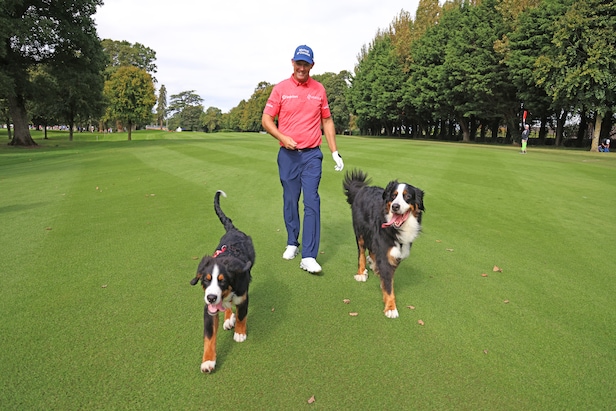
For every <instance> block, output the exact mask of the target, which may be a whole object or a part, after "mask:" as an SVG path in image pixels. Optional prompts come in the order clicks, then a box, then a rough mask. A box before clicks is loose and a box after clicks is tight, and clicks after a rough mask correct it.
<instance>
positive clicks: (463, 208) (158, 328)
mask: <svg viewBox="0 0 616 411" xmlns="http://www.w3.org/2000/svg"><path fill="white" fill-rule="evenodd" d="M0 138H2V139H5V138H6V134H4V135H1V136H0ZM35 138H36V140H37V142H39V144H40V147H38V148H35V149H21V148H12V147H7V146H4V145H2V146H0V218H1V219H2V225H1V226H0V227H1V228H0V233H1V236H0V261H1V263H0V264H1V267H2V269H1V270H0V279H1V285H2V286H1V287H0V315H1V318H2V321H1V322H0V375H1V378H0V409H3V410H29V409H57V410H91V409H160V410H163V409H169V410H171V409H173V410H205V409H256V410H266V409H267V410H290V409H302V408H304V407H310V408H312V409H323V410H331V409H335V410H358V409H374V410H383V409H416V410H424V409H464V410H496V409H507V410H533V409H536V410H539V409H542V410H543V409H554V410H563V409H571V410H574V409H576V410H577V409H589V410H599V409H612V408H613V407H614V404H616V325H615V324H616V321H614V319H615V318H616V300H615V298H614V295H616V282H615V281H614V277H613V276H614V266H615V264H614V259H613V253H612V248H613V247H612V245H613V243H612V242H613V240H614V233H616V224H615V223H614V218H613V207H614V204H615V203H616V157H615V156H614V155H613V154H603V153H589V152H582V151H566V150H557V149H543V148H535V147H530V149H529V153H528V154H527V155H520V154H518V150H519V149H518V148H516V147H513V146H488V145H465V144H450V143H435V142H429V141H412V140H411V141H409V140H396V139H384V138H362V137H348V136H339V137H338V144H339V149H340V152H341V153H342V155H343V156H344V160H345V164H346V168H347V169H351V168H355V167H358V168H361V169H363V170H364V171H366V172H367V173H368V174H369V175H370V176H371V177H372V179H373V183H375V184H378V185H381V186H384V185H385V184H386V183H387V182H388V181H389V180H391V179H394V178H398V179H400V180H403V181H408V182H410V183H412V184H414V185H417V186H419V187H421V188H422V189H423V190H425V192H426V197H425V206H426V209H427V211H426V214H425V216H424V230H423V233H422V234H421V236H420V237H419V238H418V240H417V241H416V243H415V244H414V246H413V251H412V252H411V256H410V258H409V259H408V260H406V261H404V262H403V263H402V264H401V266H400V268H399V269H398V271H397V273H396V296H397V301H398V309H399V311H400V318H398V319H395V320H390V319H387V318H386V317H385V316H384V315H383V312H382V309H383V305H382V301H381V292H380V289H379V283H378V280H377V278H375V276H374V275H372V274H371V276H370V278H369V279H368V282H367V283H357V282H355V280H354V279H353V274H354V272H355V269H356V246H355V243H354V237H353V231H352V226H351V217H350V210H349V207H348V205H347V204H346V201H345V198H344V195H343V194H342V185H341V180H342V176H343V174H342V173H337V172H334V170H333V168H334V163H333V161H332V160H331V156H330V155H329V152H328V150H327V149H325V150H324V151H325V160H324V169H323V170H324V171H323V179H322V183H321V190H320V192H321V198H322V215H323V216H322V241H321V254H320V256H319V261H320V263H321V264H322V266H323V275H322V276H310V275H308V274H307V273H305V272H304V271H302V270H300V269H299V267H298V264H299V260H294V261H284V260H282V259H281V257H280V256H281V254H282V251H283V250H284V246H285V240H286V234H285V233H284V226H283V222H282V211H281V201H282V192H281V188H280V183H279V181H278V175H277V168H276V154H277V148H276V142H275V141H274V140H273V139H272V138H271V137H269V136H267V135H263V134H250V133H225V134H222V133H221V134H212V135H206V134H202V133H164V132H147V133H146V132H136V133H133V141H130V142H129V141H125V139H126V134H113V135H102V134H98V135H97V134H86V133H84V134H76V135H75V141H73V142H68V141H67V140H68V138H67V135H66V134H64V133H51V134H50V140H46V141H44V140H42V139H40V135H39V134H36V135H35ZM218 189H222V190H224V191H225V192H226V193H227V195H228V197H227V198H223V199H222V201H221V203H222V207H223V210H224V211H225V212H226V213H227V214H228V215H229V216H230V217H231V218H232V219H233V221H234V223H235V224H236V226H237V227H238V228H240V229H242V230H244V231H245V232H247V233H248V234H250V235H251V236H252V237H253V240H254V243H255V247H256V251H257V261H256V265H255V267H254V270H253V282H252V285H251V291H250V293H251V300H250V308H249V319H248V339H247V341H246V342H245V343H242V344H238V343H235V342H234V341H233V338H232V334H231V333H230V332H223V331H222V330H221V333H220V335H219V339H218V350H217V351H218V362H217V369H216V371H215V373H213V374H211V375H203V374H201V373H200V372H199V366H200V362H201V355H202V348H203V347H202V312H203V297H202V291H201V290H200V289H199V288H198V287H191V286H190V285H189V281H190V280H191V279H192V278H193V276H194V273H195V270H196V267H197V263H198V258H200V257H201V256H202V255H203V254H206V253H208V254H209V253H211V252H212V251H213V250H214V247H215V246H216V244H217V242H218V239H219V238H220V236H221V235H222V234H223V229H222V226H221V224H220V222H219V221H218V220H217V218H216V216H215V214H214V212H213V207H212V202H213V196H214V192H215V191H216V190H218ZM495 265H496V266H498V267H500V268H502V272H493V271H492V268H493V267H494V266H495ZM483 273H487V274H488V276H487V277H483V276H482V275H481V274H483ZM344 299H349V300H350V303H349V304H345V303H343V300H344ZM410 305H412V306H414V307H415V309H414V310H411V309H409V308H407V307H408V306H410ZM350 312H356V313H358V315H357V316H356V317H353V316H350V315H349V313H350ZM418 320H422V321H423V322H424V323H425V325H423V326H421V325H419V324H418ZM311 396H314V397H315V399H316V401H315V402H314V403H313V404H311V405H309V404H308V403H307V401H308V399H309V398H310V397H311Z"/></svg>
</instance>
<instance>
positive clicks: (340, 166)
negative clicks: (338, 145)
mask: <svg viewBox="0 0 616 411" xmlns="http://www.w3.org/2000/svg"><path fill="white" fill-rule="evenodd" d="M332 158H333V159H334V161H335V162H336V165H335V166H334V170H336V171H342V169H343V168H344V162H343V161H342V156H341V155H340V154H338V151H334V152H333V153H332Z"/></svg>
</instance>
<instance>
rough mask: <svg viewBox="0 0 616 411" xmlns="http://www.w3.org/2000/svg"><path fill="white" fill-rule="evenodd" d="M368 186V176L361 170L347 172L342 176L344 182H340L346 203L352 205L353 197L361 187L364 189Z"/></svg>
mask: <svg viewBox="0 0 616 411" xmlns="http://www.w3.org/2000/svg"><path fill="white" fill-rule="evenodd" d="M368 184H370V179H369V178H368V175H367V174H366V173H364V172H363V171H361V170H358V169H355V170H353V171H351V172H349V171H347V173H346V175H345V176H344V181H343V182H342V187H344V194H346V197H347V203H349V204H351V205H352V204H353V201H355V196H356V195H357V193H358V192H359V190H361V189H362V188H363V187H366V186H367V185H368Z"/></svg>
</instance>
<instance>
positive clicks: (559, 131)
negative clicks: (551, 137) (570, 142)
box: [555, 110, 567, 147]
mask: <svg viewBox="0 0 616 411" xmlns="http://www.w3.org/2000/svg"><path fill="white" fill-rule="evenodd" d="M565 121H567V111H566V110H561V111H560V116H558V119H557V121H556V144H555V145H556V146H557V147H560V146H562V144H563V132H564V130H565Z"/></svg>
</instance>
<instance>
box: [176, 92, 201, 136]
mask: <svg viewBox="0 0 616 411" xmlns="http://www.w3.org/2000/svg"><path fill="white" fill-rule="evenodd" d="M202 102H203V99H202V98H201V96H199V95H198V94H196V93H195V90H188V91H182V92H181V93H178V94H172V95H171V102H170V103H169V109H168V112H169V113H172V115H171V119H170V124H171V126H172V128H173V129H176V128H177V127H181V128H185V129H188V130H196V129H198V128H199V127H200V122H201V120H200V118H201V114H202V113H203V106H202V105H201V103H202Z"/></svg>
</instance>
